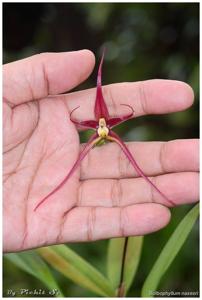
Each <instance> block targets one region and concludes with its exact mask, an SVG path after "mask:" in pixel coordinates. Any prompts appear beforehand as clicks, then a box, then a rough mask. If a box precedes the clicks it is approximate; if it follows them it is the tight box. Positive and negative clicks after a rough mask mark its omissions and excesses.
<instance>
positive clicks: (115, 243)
mask: <svg viewBox="0 0 202 300" xmlns="http://www.w3.org/2000/svg"><path fill="white" fill-rule="evenodd" d="M125 241H126V239H125V238H116V239H111V240H110V242H109V248H108V259H107V273H108V277H109V279H110V281H111V283H112V286H113V287H114V289H118V288H119V287H120V283H121V282H120V281H121V272H122V261H123V253H124V244H125ZM142 243H143V237H142V236H137V237H129V238H128V243H127V247H126V254H125V261H124V271H123V281H122V283H123V284H122V289H123V291H122V292H123V294H124V295H125V294H126V292H127V291H128V289H129V288H130V286H131V284H132V281H133V279H134V277H135V274H136V271H137V267H138V263H139V260H140V255H141V249H142Z"/></svg>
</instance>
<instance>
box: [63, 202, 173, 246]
mask: <svg viewBox="0 0 202 300" xmlns="http://www.w3.org/2000/svg"><path fill="white" fill-rule="evenodd" d="M169 220H170V212H169V210H168V209H167V208H166V207H163V206H161V205H159V204H138V205H132V206H128V207H122V208H118V207H116V208H103V207H90V208H87V207H82V208H79V207H77V208H74V209H73V210H72V211H70V212H69V213H68V214H67V215H66V218H65V222H64V225H63V229H62V234H61V235H60V237H61V240H60V242H61V243H64V242H67V241H71V242H76V241H93V240H99V239H108V238H112V237H123V236H134V235H145V234H147V233H150V232H154V231H157V230H159V229H161V228H162V227H164V226H166V225H167V224H168V222H169Z"/></svg>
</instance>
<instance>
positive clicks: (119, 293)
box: [117, 237, 128, 297]
mask: <svg viewBox="0 0 202 300" xmlns="http://www.w3.org/2000/svg"><path fill="white" fill-rule="evenodd" d="M127 246H128V237H126V238H125V241H124V247H123V255H122V262H121V275H120V282H119V287H118V291H117V297H124V296H125V286H124V281H123V280H124V271H125V263H126V253H127Z"/></svg>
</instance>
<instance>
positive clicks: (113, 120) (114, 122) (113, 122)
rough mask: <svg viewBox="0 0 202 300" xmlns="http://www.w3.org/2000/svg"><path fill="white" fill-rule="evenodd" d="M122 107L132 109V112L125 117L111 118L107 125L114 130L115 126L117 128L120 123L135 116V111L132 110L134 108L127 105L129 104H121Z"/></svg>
mask: <svg viewBox="0 0 202 300" xmlns="http://www.w3.org/2000/svg"><path fill="white" fill-rule="evenodd" d="M121 105H124V106H128V107H129V108H130V109H131V112H130V113H129V114H127V115H125V116H120V117H115V118H110V119H109V120H108V121H107V125H108V126H109V127H110V128H112V127H114V126H117V125H119V124H120V123H122V122H124V121H126V120H128V119H130V118H131V117H132V116H133V115H134V109H133V108H132V106H130V105H127V104H121Z"/></svg>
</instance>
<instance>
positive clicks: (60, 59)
mask: <svg viewBox="0 0 202 300" xmlns="http://www.w3.org/2000/svg"><path fill="white" fill-rule="evenodd" d="M94 63H95V58H94V55H93V53H92V52H91V51H89V50H81V51H74V52H63V53H42V54H39V55H34V56H32V57H29V58H26V59H22V60H19V61H16V62H13V63H9V64H6V65H4V67H3V78H4V80H3V90H4V97H5V100H6V101H8V102H9V103H10V104H11V105H17V104H20V103H24V102H27V101H31V100H36V99H40V98H43V97H46V96H48V95H51V94H57V93H63V92H65V91H68V90H70V89H72V88H73V87H75V86H77V85H78V84H79V83H81V82H82V81H83V80H85V79H86V78H87V77H88V76H89V75H90V73H91V72H92V69H93V67H94Z"/></svg>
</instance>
